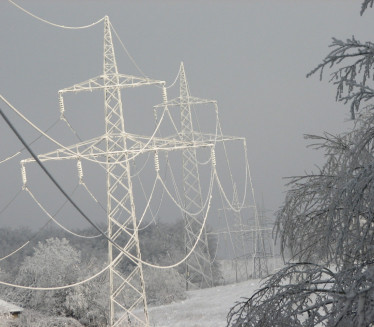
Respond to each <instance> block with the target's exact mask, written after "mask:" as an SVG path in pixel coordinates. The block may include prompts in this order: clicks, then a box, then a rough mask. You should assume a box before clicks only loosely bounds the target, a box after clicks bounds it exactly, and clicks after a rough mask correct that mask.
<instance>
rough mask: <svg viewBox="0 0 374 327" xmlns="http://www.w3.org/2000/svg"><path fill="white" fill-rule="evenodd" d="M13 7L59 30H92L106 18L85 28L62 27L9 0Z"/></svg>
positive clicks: (84, 26)
mask: <svg viewBox="0 0 374 327" xmlns="http://www.w3.org/2000/svg"><path fill="white" fill-rule="evenodd" d="M8 1H9V2H10V3H11V4H12V5H13V6H15V7H17V8H18V9H20V10H22V11H23V12H24V13H26V14H28V15H30V16H31V17H33V18H35V19H37V20H39V21H41V22H43V23H46V24H48V25H51V26H54V27H59V28H64V29H69V30H80V29H85V28H90V27H92V26H95V25H97V24H99V23H101V22H102V21H103V20H104V19H105V17H103V18H101V19H99V20H98V21H96V22H93V23H91V24H88V25H83V26H65V25H60V24H56V23H53V22H51V21H48V20H46V19H43V18H41V17H39V16H37V15H35V14H33V13H31V12H30V11H28V10H26V9H25V8H23V7H21V6H20V5H19V4H17V3H15V2H14V1H12V0H8Z"/></svg>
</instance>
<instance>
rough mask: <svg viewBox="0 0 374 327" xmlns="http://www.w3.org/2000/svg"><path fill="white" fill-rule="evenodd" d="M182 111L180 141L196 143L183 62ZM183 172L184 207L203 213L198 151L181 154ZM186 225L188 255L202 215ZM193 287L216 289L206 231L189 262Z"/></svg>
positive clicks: (186, 217) (189, 280)
mask: <svg viewBox="0 0 374 327" xmlns="http://www.w3.org/2000/svg"><path fill="white" fill-rule="evenodd" d="M179 74H180V75H179V82H180V86H179V90H180V95H179V97H180V110H181V132H180V134H181V138H182V140H183V141H187V142H193V141H194V140H195V139H194V137H195V134H194V129H193V123H192V115H191V107H190V103H189V102H190V92H189V88H188V83H187V78H186V73H185V70H184V65H183V62H182V63H181V65H180V71H179ZM182 167H183V168H182V170H183V199H184V207H185V209H186V210H187V211H188V212H197V211H200V210H201V208H202V206H203V203H202V196H201V184H200V177H199V168H198V163H197V158H196V149H194V148H190V149H184V150H183V151H182ZM184 221H185V246H186V253H188V252H189V251H190V250H191V248H192V247H193V246H194V244H195V242H196V240H197V237H198V234H199V231H200V229H201V228H202V224H203V215H202V214H200V215H198V216H192V215H188V214H184ZM190 285H194V286H199V287H200V288H202V287H212V286H213V273H212V262H211V258H210V253H209V246H208V237H207V233H206V228H205V227H204V231H203V234H202V237H201V238H200V240H199V243H198V246H197V247H196V249H195V251H194V252H193V255H192V256H191V257H190V258H188V260H187V261H186V288H187V289H188V288H189V286H190Z"/></svg>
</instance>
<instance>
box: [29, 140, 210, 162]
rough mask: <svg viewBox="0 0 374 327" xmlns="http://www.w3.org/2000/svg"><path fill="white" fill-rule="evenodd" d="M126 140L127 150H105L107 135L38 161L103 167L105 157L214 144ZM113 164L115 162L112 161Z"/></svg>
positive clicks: (61, 150) (121, 156) (119, 157)
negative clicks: (92, 163)
mask: <svg viewBox="0 0 374 327" xmlns="http://www.w3.org/2000/svg"><path fill="white" fill-rule="evenodd" d="M125 134H126V135H125V136H126V139H127V140H128V148H127V149H126V150H125V151H123V150H114V151H109V152H108V151H107V150H106V148H105V147H106V142H107V139H108V136H107V135H103V136H100V137H97V138H93V139H91V140H88V141H84V142H80V143H77V144H74V145H70V146H67V147H64V148H60V149H57V150H54V151H51V152H47V153H44V154H39V155H38V158H39V160H40V161H42V162H43V161H49V160H64V159H78V158H83V159H88V160H94V161H98V162H99V163H102V164H103V165H104V164H105V163H106V157H107V156H108V155H110V156H111V157H112V158H114V159H117V161H120V160H121V159H122V158H123V155H124V154H125V153H126V154H128V156H129V159H130V160H131V158H134V157H135V156H138V155H140V154H142V153H147V152H154V151H177V150H184V149H188V148H204V147H205V148H208V147H212V146H213V145H214V144H213V143H212V142H205V141H194V142H184V141H181V140H178V139H172V138H167V139H165V138H156V137H155V138H149V137H146V136H140V135H135V134H129V133H125ZM123 137H124V136H123V135H122V134H115V135H111V136H110V138H111V140H112V141H114V142H115V141H116V139H118V140H120V139H122V138H123ZM34 161H35V159H34V158H27V159H24V160H22V163H30V162H34ZM114 163H115V161H114Z"/></svg>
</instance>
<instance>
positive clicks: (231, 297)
mask: <svg viewBox="0 0 374 327" xmlns="http://www.w3.org/2000/svg"><path fill="white" fill-rule="evenodd" d="M259 283H260V280H249V281H246V282H242V283H239V284H232V285H225V286H217V287H213V288H210V289H203V290H196V291H189V292H188V293H187V299H186V300H184V301H181V302H178V303H173V304H169V305H164V306H159V307H150V308H149V315H150V321H151V326H153V327H224V326H226V316H227V313H228V312H229V310H230V308H231V307H232V306H233V305H234V304H235V302H237V301H238V300H240V298H242V297H249V296H250V295H251V294H252V293H253V292H254V291H255V290H256V289H257V288H258V286H259Z"/></svg>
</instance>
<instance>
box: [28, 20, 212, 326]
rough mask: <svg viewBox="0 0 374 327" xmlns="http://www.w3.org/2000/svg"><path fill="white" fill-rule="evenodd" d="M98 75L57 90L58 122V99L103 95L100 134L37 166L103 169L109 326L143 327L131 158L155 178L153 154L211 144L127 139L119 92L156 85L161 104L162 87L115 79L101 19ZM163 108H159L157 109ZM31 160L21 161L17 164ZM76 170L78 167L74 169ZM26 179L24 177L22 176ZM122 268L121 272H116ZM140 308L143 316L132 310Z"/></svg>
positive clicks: (109, 41)
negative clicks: (144, 161)
mask: <svg viewBox="0 0 374 327" xmlns="http://www.w3.org/2000/svg"><path fill="white" fill-rule="evenodd" d="M103 70H104V71H103V74H102V75H100V76H98V77H95V78H92V79H89V80H87V81H85V82H82V83H78V84H75V85H73V86H71V87H68V88H65V89H63V90H60V91H59V103H60V111H61V118H62V119H65V118H64V111H65V108H64V101H63V94H64V93H69V92H74V93H77V92H81V91H93V90H103V91H104V98H105V101H104V110H105V134H104V135H103V136H100V137H97V138H94V139H91V140H88V141H83V142H80V143H78V144H74V145H71V146H68V147H64V148H61V149H58V150H56V151H52V152H49V153H46V154H42V155H39V156H38V157H39V159H40V160H41V161H48V160H64V159H74V160H77V161H80V160H81V159H87V160H90V161H95V162H97V163H99V164H100V165H101V166H103V167H104V168H105V169H106V187H107V219H108V231H107V233H108V237H109V238H110V239H111V240H112V241H113V242H114V243H115V246H113V244H112V243H111V242H108V260H109V264H110V271H109V288H110V326H111V327H119V326H123V325H124V324H126V323H127V324H131V325H134V326H146V327H148V326H149V318H148V309H147V301H146V293H145V285H144V277H143V268H142V262H141V252H140V247H139V238H138V227H139V226H138V222H137V219H136V212H135V201H134V195H133V190H132V181H131V174H130V162H131V160H132V158H133V157H136V156H137V155H140V154H144V153H149V152H152V153H154V156H155V169H156V173H157V176H158V177H159V164H158V153H159V152H162V151H173V150H182V151H183V150H184V149H186V148H198V147H208V148H211V149H212V147H213V142H210V141H209V140H208V141H207V142H200V143H199V142H197V141H195V142H189V143H187V142H183V141H181V140H178V139H170V138H168V139H162V138H156V137H153V138H152V140H151V139H150V138H147V137H145V136H137V135H134V134H129V133H127V132H126V131H125V123H124V122H125V120H124V116H123V110H122V100H121V89H124V88H134V87H140V86H144V85H155V84H156V85H160V86H162V88H163V94H164V102H167V98H166V89H165V82H164V81H158V80H151V79H149V78H142V77H135V76H130V75H124V74H119V73H118V69H117V63H116V59H115V53H114V47H113V40H112V33H111V24H110V22H109V18H108V17H105V19H104V63H103ZM163 105H165V103H164V104H163ZM33 161H34V159H32V158H30V159H26V160H23V161H22V165H24V164H25V163H28V162H33ZM78 170H79V168H78ZM25 176H26V175H25ZM121 265H122V267H123V266H124V265H126V269H125V270H124V269H120V267H121ZM139 307H142V308H143V313H139V310H135V309H136V308H139Z"/></svg>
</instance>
